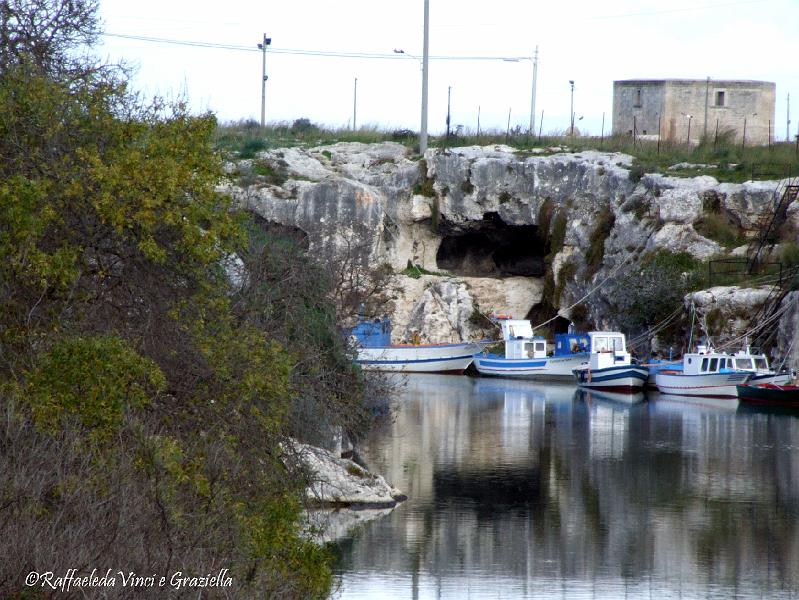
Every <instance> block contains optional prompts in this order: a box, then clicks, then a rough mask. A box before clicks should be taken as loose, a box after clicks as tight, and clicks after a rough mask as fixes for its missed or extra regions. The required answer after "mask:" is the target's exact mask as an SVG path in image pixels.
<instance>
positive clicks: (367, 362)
mask: <svg viewBox="0 0 799 600" xmlns="http://www.w3.org/2000/svg"><path fill="white" fill-rule="evenodd" d="M350 335H351V337H352V339H353V341H354V343H355V348H356V351H357V357H356V359H355V362H356V363H357V364H358V365H360V366H361V368H362V369H365V370H371V371H402V372H406V373H463V372H464V371H465V370H466V369H467V368H468V367H469V365H470V364H471V363H472V360H473V358H474V355H475V354H476V353H478V352H480V351H482V350H483V348H484V347H485V346H486V344H488V343H489V342H487V341H486V342H461V343H457V344H391V321H389V320H388V319H375V320H371V321H369V320H362V321H361V322H359V323H358V325H356V326H355V327H353V328H352V329H351V330H350Z"/></svg>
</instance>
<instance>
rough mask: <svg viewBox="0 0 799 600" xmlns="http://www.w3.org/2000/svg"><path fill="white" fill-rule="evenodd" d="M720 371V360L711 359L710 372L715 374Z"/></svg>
mask: <svg viewBox="0 0 799 600" xmlns="http://www.w3.org/2000/svg"><path fill="white" fill-rule="evenodd" d="M722 360H723V359H722ZM718 370H719V359H718V358H711V359H710V367H708V371H711V372H715V371H718Z"/></svg>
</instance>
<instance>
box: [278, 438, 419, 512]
mask: <svg viewBox="0 0 799 600" xmlns="http://www.w3.org/2000/svg"><path fill="white" fill-rule="evenodd" d="M290 460H298V461H299V462H300V463H301V464H302V465H303V466H304V468H305V470H306V471H307V473H308V475H309V485H308V487H307V489H306V498H307V499H308V500H309V501H310V502H311V503H312V504H316V505H320V506H329V507H335V508H359V509H366V508H374V509H379V508H393V507H394V506H396V505H397V502H402V501H403V500H405V499H406V496H405V495H404V494H403V493H402V492H400V491H399V490H398V489H396V488H394V487H392V486H391V485H389V484H388V483H387V482H386V480H385V479H383V477H381V476H380V475H374V474H372V473H370V472H369V471H367V470H366V469H364V468H363V467H362V466H361V465H359V464H357V463H356V462H354V461H352V460H350V459H347V458H339V457H337V456H335V455H334V454H332V453H331V452H329V451H327V450H324V449H322V448H317V447H315V446H309V445H307V444H301V443H299V442H293V444H292V447H291V456H290Z"/></svg>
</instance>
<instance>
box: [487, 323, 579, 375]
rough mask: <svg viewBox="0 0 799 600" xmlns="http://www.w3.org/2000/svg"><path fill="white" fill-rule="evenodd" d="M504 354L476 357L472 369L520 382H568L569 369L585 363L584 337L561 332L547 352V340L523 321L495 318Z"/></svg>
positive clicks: (570, 371)
mask: <svg viewBox="0 0 799 600" xmlns="http://www.w3.org/2000/svg"><path fill="white" fill-rule="evenodd" d="M498 321H499V325H500V328H501V329H502V339H503V340H504V342H505V354H504V356H503V355H500V354H478V355H476V356H475V357H474V366H475V368H476V369H477V372H478V373H480V375H485V376H491V377H511V378H523V379H541V380H562V381H568V380H571V379H572V370H573V369H574V368H575V367H577V366H579V365H580V364H582V363H584V362H585V361H586V360H588V336H586V334H584V333H574V332H570V333H562V334H557V335H556V336H555V352H554V354H552V355H551V356H549V355H548V353H547V341H546V340H545V339H544V338H543V337H541V336H540V335H535V334H534V333H533V328H532V325H531V324H530V321H528V320H526V319H499V320H498Z"/></svg>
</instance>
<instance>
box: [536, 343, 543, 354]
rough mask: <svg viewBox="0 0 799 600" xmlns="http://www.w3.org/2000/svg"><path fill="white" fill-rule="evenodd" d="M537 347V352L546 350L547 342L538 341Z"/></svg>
mask: <svg viewBox="0 0 799 600" xmlns="http://www.w3.org/2000/svg"><path fill="white" fill-rule="evenodd" d="M535 349H536V352H546V344H545V342H536V344H535Z"/></svg>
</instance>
